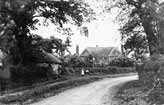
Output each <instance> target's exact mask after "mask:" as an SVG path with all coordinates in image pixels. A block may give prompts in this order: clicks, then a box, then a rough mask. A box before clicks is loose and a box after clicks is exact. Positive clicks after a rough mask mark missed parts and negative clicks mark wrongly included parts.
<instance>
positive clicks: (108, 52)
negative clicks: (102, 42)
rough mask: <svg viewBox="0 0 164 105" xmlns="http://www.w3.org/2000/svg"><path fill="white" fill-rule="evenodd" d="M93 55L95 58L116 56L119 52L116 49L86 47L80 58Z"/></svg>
mask: <svg viewBox="0 0 164 105" xmlns="http://www.w3.org/2000/svg"><path fill="white" fill-rule="evenodd" d="M88 55H93V56H95V57H108V56H118V55H121V52H120V51H119V50H118V48H117V47H87V48H86V49H85V50H84V51H83V52H82V53H81V55H80V56H88Z"/></svg>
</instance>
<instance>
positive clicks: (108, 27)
mask: <svg viewBox="0 0 164 105" xmlns="http://www.w3.org/2000/svg"><path fill="white" fill-rule="evenodd" d="M87 1H89V3H90V5H91V6H92V8H94V9H95V11H97V12H102V8H103V7H104V2H102V0H87ZM97 2H99V3H97ZM115 14H116V11H113V12H111V13H103V14H101V15H100V17H99V19H97V20H96V21H92V22H90V23H85V24H84V25H83V26H87V27H88V29H89V36H88V37H85V36H81V35H80V30H79V29H78V28H77V27H74V28H73V29H74V32H75V35H73V36H71V40H72V47H71V48H69V49H70V51H71V53H72V54H73V53H75V51H76V50H75V49H76V45H79V50H80V53H81V52H82V51H83V50H84V49H85V48H86V47H95V46H96V45H98V46H99V47H113V46H115V47H119V48H120V33H119V31H118V28H119V26H118V25H117V23H115V22H114V16H115ZM71 27H72V26H71ZM38 29H39V30H37V31H35V32H34V33H37V34H39V35H44V36H43V37H44V38H49V37H50V36H52V35H55V37H59V38H62V39H65V38H66V37H67V36H64V35H59V34H58V33H57V32H56V30H55V26H54V25H50V26H49V27H41V26H39V28H38Z"/></svg>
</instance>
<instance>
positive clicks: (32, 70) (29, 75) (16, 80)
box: [11, 65, 52, 86]
mask: <svg viewBox="0 0 164 105" xmlns="http://www.w3.org/2000/svg"><path fill="white" fill-rule="evenodd" d="M51 73H52V68H50V67H41V66H37V65H31V66H25V67H19V68H12V69H11V82H12V83H13V84H16V86H18V85H22V86H23V85H31V84H33V83H36V82H41V81H42V80H47V79H48V78H49V76H50V74H51Z"/></svg>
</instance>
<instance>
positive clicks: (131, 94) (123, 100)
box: [112, 80, 150, 105]
mask: <svg viewBox="0 0 164 105" xmlns="http://www.w3.org/2000/svg"><path fill="white" fill-rule="evenodd" d="M147 94H148V90H147V88H146V87H145V86H143V85H142V84H141V83H140V82H139V81H138V80H135V81H130V82H127V83H125V84H124V85H123V86H122V87H121V88H120V89H119V91H118V92H117V94H116V95H115V97H114V98H113V102H112V103H113V104H112V105H150V104H148V103H147V98H146V97H147Z"/></svg>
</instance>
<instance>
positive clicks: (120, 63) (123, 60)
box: [109, 57, 134, 67]
mask: <svg viewBox="0 0 164 105" xmlns="http://www.w3.org/2000/svg"><path fill="white" fill-rule="evenodd" d="M109 66H117V67H133V66H134V60H132V59H130V58H127V57H120V58H116V59H114V60H112V61H111V62H110V63H109Z"/></svg>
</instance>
